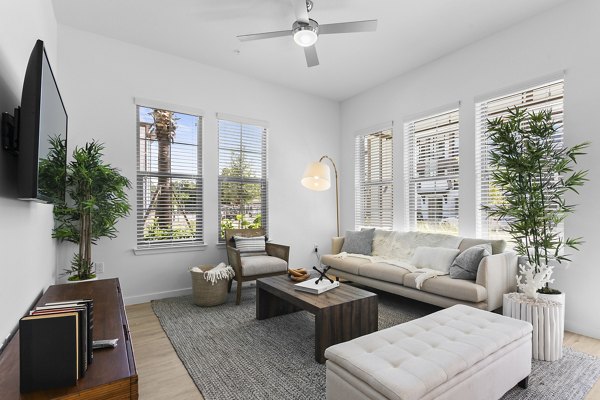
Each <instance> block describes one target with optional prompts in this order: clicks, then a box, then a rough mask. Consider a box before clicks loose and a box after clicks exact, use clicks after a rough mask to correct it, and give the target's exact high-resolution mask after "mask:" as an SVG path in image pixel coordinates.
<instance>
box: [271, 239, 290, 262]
mask: <svg viewBox="0 0 600 400" xmlns="http://www.w3.org/2000/svg"><path fill="white" fill-rule="evenodd" d="M265 250H266V251H267V254H268V255H270V256H273V257H277V258H281V259H282V260H283V261H285V262H286V263H289V258H290V246H285V245H283V244H275V243H266V244H265Z"/></svg>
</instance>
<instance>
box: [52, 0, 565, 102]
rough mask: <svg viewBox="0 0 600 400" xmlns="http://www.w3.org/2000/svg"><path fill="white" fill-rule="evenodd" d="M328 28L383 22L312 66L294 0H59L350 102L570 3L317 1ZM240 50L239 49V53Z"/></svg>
mask: <svg viewBox="0 0 600 400" xmlns="http://www.w3.org/2000/svg"><path fill="white" fill-rule="evenodd" d="M313 1H314V7H313V10H312V12H311V13H310V17H311V18H313V19H315V20H317V21H318V22H319V23H321V24H327V23H335V22H346V21H356V20H364V19H378V20H379V22H378V29H377V32H369V33H352V34H339V35H326V36H321V37H319V41H318V42H317V44H316V46H317V51H318V55H319V61H320V65H319V66H316V67H313V68H307V67H306V62H305V59H304V53H303V49H302V48H300V47H299V46H297V45H296V44H295V43H294V41H293V39H292V38H291V37H282V38H274V39H267V40H260V41H253V42H245V43H241V42H239V41H238V39H237V38H236V35H241V34H249V33H258V32H269V31H278V30H287V29H290V28H291V25H292V22H293V21H294V20H295V17H294V11H293V7H292V4H291V2H290V0H53V3H54V10H55V13H56V17H57V19H58V22H59V23H61V24H64V25H68V26H72V27H75V28H78V29H82V30H86V31H90V32H94V33H97V34H100V35H104V36H108V37H111V38H114V39H118V40H122V41H125V42H130V43H134V44H137V45H140V46H144V47H147V48H151V49H155V50H158V51H161V52H165V53H169V54H174V55H177V56H181V57H185V58H188V59H191V60H196V61H199V62H201V63H204V64H208V65H212V66H215V67H218V68H223V69H227V70H230V71H235V72H238V73H241V74H244V75H247V76H251V77H254V78H257V79H261V80H263V81H268V82H273V83H276V84H280V85H283V86H286V87H289V88H293V89H296V90H300V91H303V92H307V93H312V94H315V95H319V96H322V97H325V98H329V99H334V100H344V99H347V98H349V97H351V96H353V95H355V94H357V93H360V92H362V91H364V90H366V89H369V88H371V87H373V86H376V85H378V84H380V83H383V82H385V81H387V80H389V79H390V78H392V77H394V76H397V75H400V74H402V73H405V72H407V71H409V70H411V69H413V68H415V67H418V66H421V65H423V64H426V63H428V62H430V61H432V60H435V59H436V58H439V57H441V56H443V55H444V54H448V53H450V52H452V51H455V50H457V49H459V48H461V47H464V46H466V45H468V44H470V43H473V42H476V41H478V40H480V39H482V38H484V37H486V36H488V35H490V34H493V33H495V32H498V31H501V30H503V29H506V28H507V27H509V26H511V25H514V24H516V23H518V22H520V21H523V20H525V19H527V18H530V17H532V16H533V15H535V14H539V13H541V12H543V11H544V10H547V9H550V8H552V7H554V6H556V5H558V4H560V3H563V2H566V1H569V0H526V1H525V0H411V1H409V0H313ZM238 51H239V54H238Z"/></svg>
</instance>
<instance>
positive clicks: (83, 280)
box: [66, 275, 98, 283]
mask: <svg viewBox="0 0 600 400" xmlns="http://www.w3.org/2000/svg"><path fill="white" fill-rule="evenodd" d="M97 280H98V276H97V275H96V276H95V277H93V278H90V279H82V280H79V279H76V280H73V281H70V280H69V279H68V278H67V280H66V283H79V282H91V281H97Z"/></svg>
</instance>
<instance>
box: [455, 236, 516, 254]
mask: <svg viewBox="0 0 600 400" xmlns="http://www.w3.org/2000/svg"><path fill="white" fill-rule="evenodd" d="M478 244H491V245H492V254H500V253H502V252H503V251H504V249H506V241H505V240H486V239H472V238H464V239H463V240H462V241H461V242H460V245H459V246H458V249H459V250H460V251H461V253H462V252H463V251H465V250H466V249H468V248H469V247H473V246H477V245H478Z"/></svg>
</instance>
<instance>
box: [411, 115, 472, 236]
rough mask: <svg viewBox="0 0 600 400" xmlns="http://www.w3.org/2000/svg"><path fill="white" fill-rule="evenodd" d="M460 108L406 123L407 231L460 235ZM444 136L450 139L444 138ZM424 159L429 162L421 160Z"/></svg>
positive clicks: (414, 118)
mask: <svg viewBox="0 0 600 400" xmlns="http://www.w3.org/2000/svg"><path fill="white" fill-rule="evenodd" d="M459 106H460V104H454V105H453V106H448V107H444V108H443V111H440V110H439V109H438V110H437V111H432V112H430V113H427V114H420V115H419V116H416V117H412V118H410V119H409V121H407V122H406V123H404V176H405V182H404V183H405V187H404V194H405V212H406V219H405V225H406V228H407V230H410V231H424V232H435V233H446V234H452V235H458V230H459V206H460V177H459V175H460V171H459V168H460V165H459V161H458V157H459V151H460V113H459ZM444 135H445V136H448V138H447V139H445V138H443V136H444ZM442 147H443V148H442ZM427 149H429V150H427ZM423 157H426V158H427V159H426V160H425V161H420V160H418V158H423ZM444 157H445V158H444ZM443 171H445V172H443ZM438 174H439V175H438ZM420 193H421V194H420ZM430 214H431V215H430ZM425 221H431V222H430V223H427V222H425Z"/></svg>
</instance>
